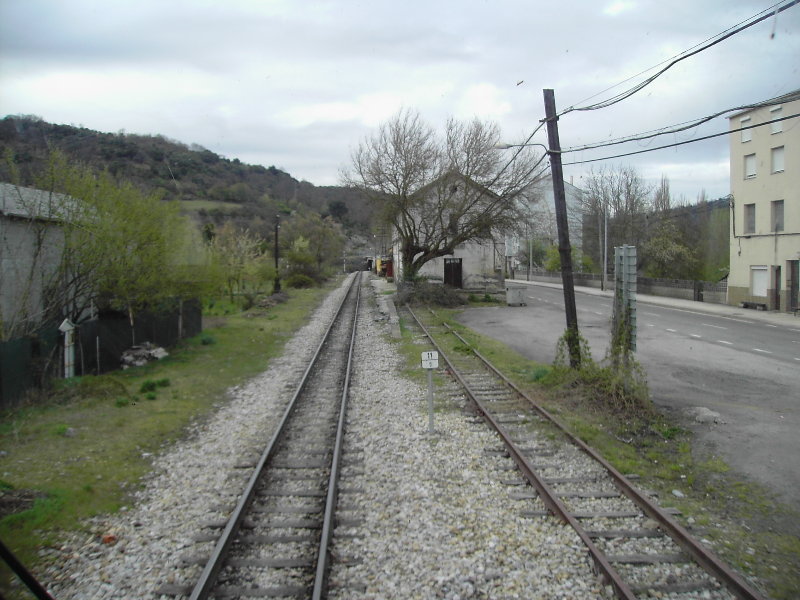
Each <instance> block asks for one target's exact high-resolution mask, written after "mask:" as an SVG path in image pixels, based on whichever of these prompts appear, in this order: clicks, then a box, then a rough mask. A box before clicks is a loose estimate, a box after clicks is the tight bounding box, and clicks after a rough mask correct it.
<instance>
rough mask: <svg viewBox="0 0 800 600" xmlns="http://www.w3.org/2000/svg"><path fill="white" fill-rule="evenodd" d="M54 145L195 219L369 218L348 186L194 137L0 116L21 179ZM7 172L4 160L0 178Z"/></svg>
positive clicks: (0, 146)
mask: <svg viewBox="0 0 800 600" xmlns="http://www.w3.org/2000/svg"><path fill="white" fill-rule="evenodd" d="M56 148H57V149H59V150H61V151H62V152H64V154H66V155H67V156H68V157H69V158H70V159H72V160H75V161H79V162H81V163H84V164H88V165H91V166H92V167H94V168H96V169H98V170H108V171H109V172H110V173H112V174H113V175H114V176H116V177H119V178H120V179H124V180H128V181H130V182H132V183H134V184H135V185H137V186H138V187H139V188H141V189H143V190H147V191H155V190H158V191H160V192H162V193H163V194H164V198H165V199H177V200H180V201H181V202H182V203H183V205H184V208H185V210H187V211H188V212H192V213H194V214H196V215H197V217H198V218H199V220H200V221H201V222H208V221H215V222H219V221H221V220H228V219H233V220H235V221H241V222H242V223H243V224H244V223H253V222H259V221H264V222H266V221H272V220H273V218H274V214H275V212H276V210H280V211H286V210H288V209H291V208H292V206H293V205H297V204H299V205H303V206H305V207H307V208H309V209H311V210H313V211H314V212H316V213H319V214H321V215H323V216H326V215H331V216H332V217H334V218H335V219H336V220H337V221H339V222H341V223H342V224H343V225H345V227H346V228H352V229H357V230H361V231H364V230H367V229H368V228H369V225H370V219H371V210H370V208H369V207H368V205H367V204H366V202H365V200H364V199H363V198H362V196H361V195H360V194H358V193H357V192H356V191H355V190H352V189H348V188H343V187H336V186H326V187H317V186H314V185H313V184H311V183H308V182H306V181H302V182H301V181H297V180H296V179H294V178H293V177H292V176H291V175H289V174H288V173H286V172H284V171H281V170H280V169H277V168H275V167H274V166H270V167H264V166H261V165H248V164H245V163H242V162H241V161H239V159H236V158H234V159H232V160H231V159H228V158H224V157H222V156H219V155H218V154H215V153H214V152H211V151H210V150H207V149H206V148H203V147H202V146H198V145H196V144H192V145H186V144H184V143H181V142H178V141H175V140H170V139H168V138H166V137H164V136H160V135H156V136H150V135H133V134H125V133H102V132H99V131H93V130H90V129H86V128H83V127H74V126H72V125H56V124H52V123H47V122H46V121H43V120H42V119H40V118H38V117H33V116H27V115H26V116H7V117H5V118H4V119H3V120H2V121H0V152H2V153H3V154H4V155H5V153H6V152H7V151H8V150H10V151H11V152H12V153H13V155H14V162H15V163H16V166H17V168H18V169H19V173H20V177H21V182H20V183H21V184H23V185H32V184H33V181H34V179H35V177H36V174H37V173H41V172H42V170H43V167H44V165H45V164H46V161H47V156H48V152H49V150H50V149H56ZM9 178H10V173H9V169H8V165H7V164H5V161H4V162H3V164H2V165H0V181H9V180H10V179H9Z"/></svg>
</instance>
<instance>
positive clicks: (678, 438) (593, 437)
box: [401, 309, 800, 600]
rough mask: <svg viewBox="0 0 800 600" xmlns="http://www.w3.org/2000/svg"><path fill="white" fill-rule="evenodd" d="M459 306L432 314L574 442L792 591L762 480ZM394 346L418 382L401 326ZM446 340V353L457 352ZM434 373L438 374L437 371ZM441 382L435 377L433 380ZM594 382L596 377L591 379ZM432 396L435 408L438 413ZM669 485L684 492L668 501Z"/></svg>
mask: <svg viewBox="0 0 800 600" xmlns="http://www.w3.org/2000/svg"><path fill="white" fill-rule="evenodd" d="M457 312H458V310H451V309H441V310H437V313H438V315H439V316H440V317H443V318H445V319H446V320H447V321H448V322H449V324H450V325H451V326H452V327H453V328H455V329H456V330H458V331H459V333H461V334H462V335H463V336H464V337H465V338H466V339H468V340H469V342H470V344H471V345H472V346H473V347H474V348H476V349H477V350H478V351H479V352H481V354H483V355H484V356H486V357H487V358H488V359H489V360H490V361H492V362H493V363H494V364H496V365H498V366H500V368H501V370H502V371H503V372H504V373H505V374H506V375H507V376H508V377H509V378H510V379H512V380H513V381H514V383H515V384H517V385H518V386H519V387H520V388H521V389H523V390H524V391H525V392H526V393H528V394H529V395H530V396H531V397H532V398H533V399H534V400H535V401H536V402H538V403H539V404H540V405H541V406H542V407H544V408H545V409H546V410H547V411H548V412H550V413H551V414H553V415H554V416H556V418H558V419H560V420H561V421H562V422H563V423H564V424H566V425H567V427H568V428H569V429H570V430H571V431H572V432H573V433H574V434H575V435H577V436H578V437H580V438H581V439H582V440H584V441H585V442H587V443H588V444H590V445H591V446H593V447H594V448H596V449H597V450H599V451H600V452H601V453H602V454H603V455H604V456H605V457H606V459H608V460H609V461H610V462H611V463H612V464H613V465H614V466H615V467H616V468H617V469H619V470H620V471H621V472H623V473H626V474H634V475H636V476H638V477H639V479H638V480H637V481H638V485H639V486H640V487H641V488H643V489H647V490H654V491H656V492H657V493H658V494H659V499H660V503H661V505H662V506H665V507H674V508H677V509H679V510H680V511H681V516H679V517H677V518H678V520H679V521H681V522H682V524H683V525H684V526H686V527H688V528H689V529H690V530H691V531H692V532H693V534H694V535H695V536H696V537H698V538H701V539H706V540H709V541H710V542H711V543H712V547H713V550H714V552H715V553H716V554H718V555H719V556H720V557H722V559H723V560H725V561H726V562H728V563H729V564H731V565H732V566H734V567H735V568H736V569H738V570H739V571H740V572H742V573H744V574H746V575H747V576H748V577H755V578H757V579H758V580H759V581H760V582H761V585H762V586H763V587H764V588H766V593H767V594H768V597H769V598H773V599H775V600H783V599H786V600H789V599H793V598H796V597H797V592H798V590H800V569H798V565H800V537H798V531H799V530H800V526H798V525H797V523H798V522H799V521H798V516H800V514H798V512H797V509H796V507H788V506H785V505H781V504H780V503H779V502H777V501H776V500H775V499H774V498H773V497H771V496H770V494H769V493H768V492H767V491H766V490H765V489H764V488H763V487H761V486H759V485H758V484H755V483H751V482H743V481H741V480H739V479H737V478H736V477H735V476H733V475H732V474H731V473H730V472H729V469H728V466H727V465H726V464H725V463H724V461H722V460H721V459H720V458H718V457H716V456H702V455H700V454H699V453H698V452H695V451H693V448H692V436H691V433H690V432H688V431H686V430H685V429H683V428H681V427H680V426H678V425H677V424H675V423H673V422H671V421H670V420H669V419H667V418H666V417H664V416H663V415H660V414H658V412H657V411H655V409H653V410H652V412H649V411H640V412H639V413H638V414H636V413H630V412H629V413H622V412H620V411H619V410H616V409H614V408H612V407H613V406H614V403H613V402H607V403H604V402H603V399H602V398H600V397H599V396H600V394H598V391H597V386H595V387H589V386H586V385H584V384H581V383H580V382H578V381H576V380H575V379H574V378H572V377H570V376H569V375H567V376H566V377H564V376H563V375H560V374H558V373H557V372H554V370H553V369H552V368H551V367H550V366H547V365H541V364H537V363H534V362H532V361H529V360H527V359H526V358H524V357H522V356H521V355H519V354H518V353H516V352H515V351H513V350H510V349H509V348H508V347H506V346H504V345H503V344H500V343H498V342H496V341H494V340H492V339H490V338H487V337H485V336H482V335H480V334H477V333H475V332H473V331H471V330H469V329H467V328H465V327H463V326H461V325H460V324H459V323H458V322H457V321H456V320H455V316H456V314H457ZM403 334H404V338H403V341H402V343H401V349H402V352H403V353H404V355H405V356H406V359H407V371H406V373H407V374H408V375H409V376H413V377H415V378H419V380H420V382H422V381H423V379H422V378H423V375H422V374H421V373H420V371H421V369H420V368H419V353H420V346H419V345H418V344H415V343H414V340H413V339H412V338H411V335H410V334H409V332H408V331H407V330H405V329H404V331H403ZM461 346H462V344H461V343H460V342H458V341H457V340H456V339H455V337H453V338H452V347H451V348H450V350H451V351H453V350H454V351H463V348H462V347H461ZM440 377H441V376H440ZM439 381H440V382H441V379H440V380H439ZM600 383H601V384H602V383H603V382H600ZM445 404H446V401H445V400H444V399H439V402H438V403H437V406H438V409H440V410H447V409H448V408H447V407H446V406H445ZM673 490H678V491H679V492H680V493H681V494H683V497H680V498H679V497H677V496H675V495H674V494H673Z"/></svg>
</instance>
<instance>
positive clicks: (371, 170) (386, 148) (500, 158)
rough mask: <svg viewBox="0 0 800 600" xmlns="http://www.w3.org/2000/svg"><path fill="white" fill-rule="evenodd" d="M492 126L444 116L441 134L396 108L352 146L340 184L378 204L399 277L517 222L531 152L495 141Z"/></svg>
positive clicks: (531, 172)
mask: <svg viewBox="0 0 800 600" xmlns="http://www.w3.org/2000/svg"><path fill="white" fill-rule="evenodd" d="M499 137H500V131H499V128H498V126H497V125H496V124H494V123H487V122H483V121H481V120H479V119H474V120H472V121H468V122H462V121H457V120H455V119H449V120H448V121H447V123H446V125H445V129H444V134H443V136H438V135H437V134H436V131H435V130H434V128H433V127H431V126H430V125H429V124H427V123H425V122H424V121H423V119H422V117H421V116H420V114H419V113H418V112H416V111H413V110H401V111H400V112H399V113H398V114H397V115H395V116H394V117H393V118H392V119H390V120H389V121H387V122H386V123H384V124H382V125H381V126H380V127H379V129H378V131H377V132H376V133H375V134H374V135H373V136H371V137H368V138H366V139H365V140H363V141H362V142H361V143H360V144H359V145H358V147H357V148H356V149H355V150H354V151H353V152H352V155H351V166H350V169H349V170H347V171H345V172H344V173H343V179H344V182H345V185H349V186H353V187H357V188H359V189H361V190H362V191H363V192H365V193H366V194H367V195H368V196H369V197H370V198H371V199H372V200H373V201H375V202H376V203H378V205H379V206H380V207H381V209H382V216H383V219H384V220H385V221H386V222H388V223H390V224H391V225H392V226H393V228H394V230H395V235H396V236H397V238H398V240H399V246H400V248H399V250H400V254H401V257H402V262H403V277H404V278H405V279H406V280H413V279H414V278H415V277H416V274H417V273H418V272H419V269H420V268H421V267H422V266H423V265H424V264H425V263H426V262H428V261H430V260H432V259H434V258H437V257H440V256H447V255H449V254H453V253H454V251H455V248H456V246H458V245H459V244H463V243H465V242H469V241H481V240H489V239H492V237H493V235H496V234H498V233H500V232H506V231H509V230H512V229H514V228H516V227H517V226H518V224H519V223H520V221H521V219H520V215H519V210H520V208H521V206H520V204H521V203H519V202H517V201H516V200H517V199H518V197H519V196H520V194H522V192H523V191H524V190H525V189H526V188H527V187H528V186H529V185H530V184H531V183H532V182H533V181H534V180H535V179H536V178H537V176H538V175H539V174H540V172H541V171H540V170H539V169H537V167H538V163H537V157H536V155H535V153H533V152H532V151H531V150H530V149H528V148H524V149H521V151H520V152H518V153H517V154H516V155H514V158H513V159H512V157H507V155H504V154H502V153H501V152H500V151H499V150H497V149H496V148H495V147H496V145H497V143H498V140H499Z"/></svg>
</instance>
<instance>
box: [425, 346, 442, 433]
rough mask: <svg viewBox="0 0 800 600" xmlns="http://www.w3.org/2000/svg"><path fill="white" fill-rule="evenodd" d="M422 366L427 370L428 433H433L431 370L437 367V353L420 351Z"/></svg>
mask: <svg viewBox="0 0 800 600" xmlns="http://www.w3.org/2000/svg"><path fill="white" fill-rule="evenodd" d="M422 368H423V369H426V370H427V371H428V433H433V370H434V369H438V368H439V353H438V352H436V351H435V350H433V351H430V352H423V353H422Z"/></svg>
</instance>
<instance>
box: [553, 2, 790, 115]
mask: <svg viewBox="0 0 800 600" xmlns="http://www.w3.org/2000/svg"><path fill="white" fill-rule="evenodd" d="M798 3H800V0H791V1H790V2H789V3H787V4H785V5H783V6H781V7H778V8H775V10H774V11H773V10H772V8H774V6H775V5H773V7H770V8H769V9H767V11H769V12H767V14H763V12H765V11H762V12H761V13H758V14H757V15H755V17H757V18H755V20H751V21H749V22H747V23H746V24H744V25H740V26H735V28H734V29H728V30H726V31H724V32H723V33H722V34H719V35H717V36H715V37H714V38H711V39H713V40H714V41H712V42H710V43H703V44H704V45H702V46H700V47H699V48H698V47H697V46H693V48H695V49H694V50H692V49H690V50H691V51H690V50H687V51H685V52H683V53H682V54H680V55H677V58H674V59H672V60H671V62H670V63H669V64H668V65H667V66H666V67H664V68H663V69H661V70H659V71H658V72H657V73H655V74H654V75H651V76H650V77H648V78H647V79H645V80H644V81H642V82H641V83H638V84H637V85H635V86H633V87H632V88H630V89H628V90H626V91H624V92H620V93H619V94H617V95H616V96H612V97H611V98H608V99H606V100H603V101H601V102H597V103H595V104H590V105H588V106H582V107H575V106H571V107H569V108H567V109H565V110H564V111H562V112H561V113H559V115H558V116H561V115H565V114H567V113H569V112H572V111H589V110H599V109H601V108H607V107H609V106H612V105H614V104H617V103H618V102H622V101H623V100H625V99H627V98H630V97H631V96H633V95H634V94H636V93H637V92H639V91H641V90H643V89H644V88H645V87H647V86H648V85H650V84H651V83H653V82H654V81H655V80H656V79H657V78H659V77H660V76H661V75H663V74H664V73H665V72H666V71H668V70H669V69H671V68H672V67H674V66H675V65H676V64H678V63H679V62H681V61H682V60H685V59H687V58H690V57H692V56H694V55H695V54H699V53H700V52H703V51H704V50H708V49H709V48H711V47H712V46H716V45H717V44H719V43H720V42H723V41H724V40H726V39H728V38H729V37H732V36H734V35H736V34H737V33H740V32H742V31H744V30H745V29H748V28H750V27H752V26H753V25H756V24H758V23H760V22H761V21H764V20H766V19H769V18H770V17H771V16H774V15H777V14H778V13H780V12H783V11H785V10H787V9H789V8H791V7H793V6H795V5H796V4H798ZM758 15H761V16H758ZM715 38H716V39H715ZM659 64H663V63H659ZM652 68H653V67H651V69H652ZM649 70H650V69H647V71H649ZM647 71H644V72H645V73H646V72H647ZM634 77H636V76H634ZM617 85H619V84H617ZM613 87H616V86H613ZM610 89H611V88H610ZM600 93H602V92H600ZM595 95H598V94H595Z"/></svg>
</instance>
